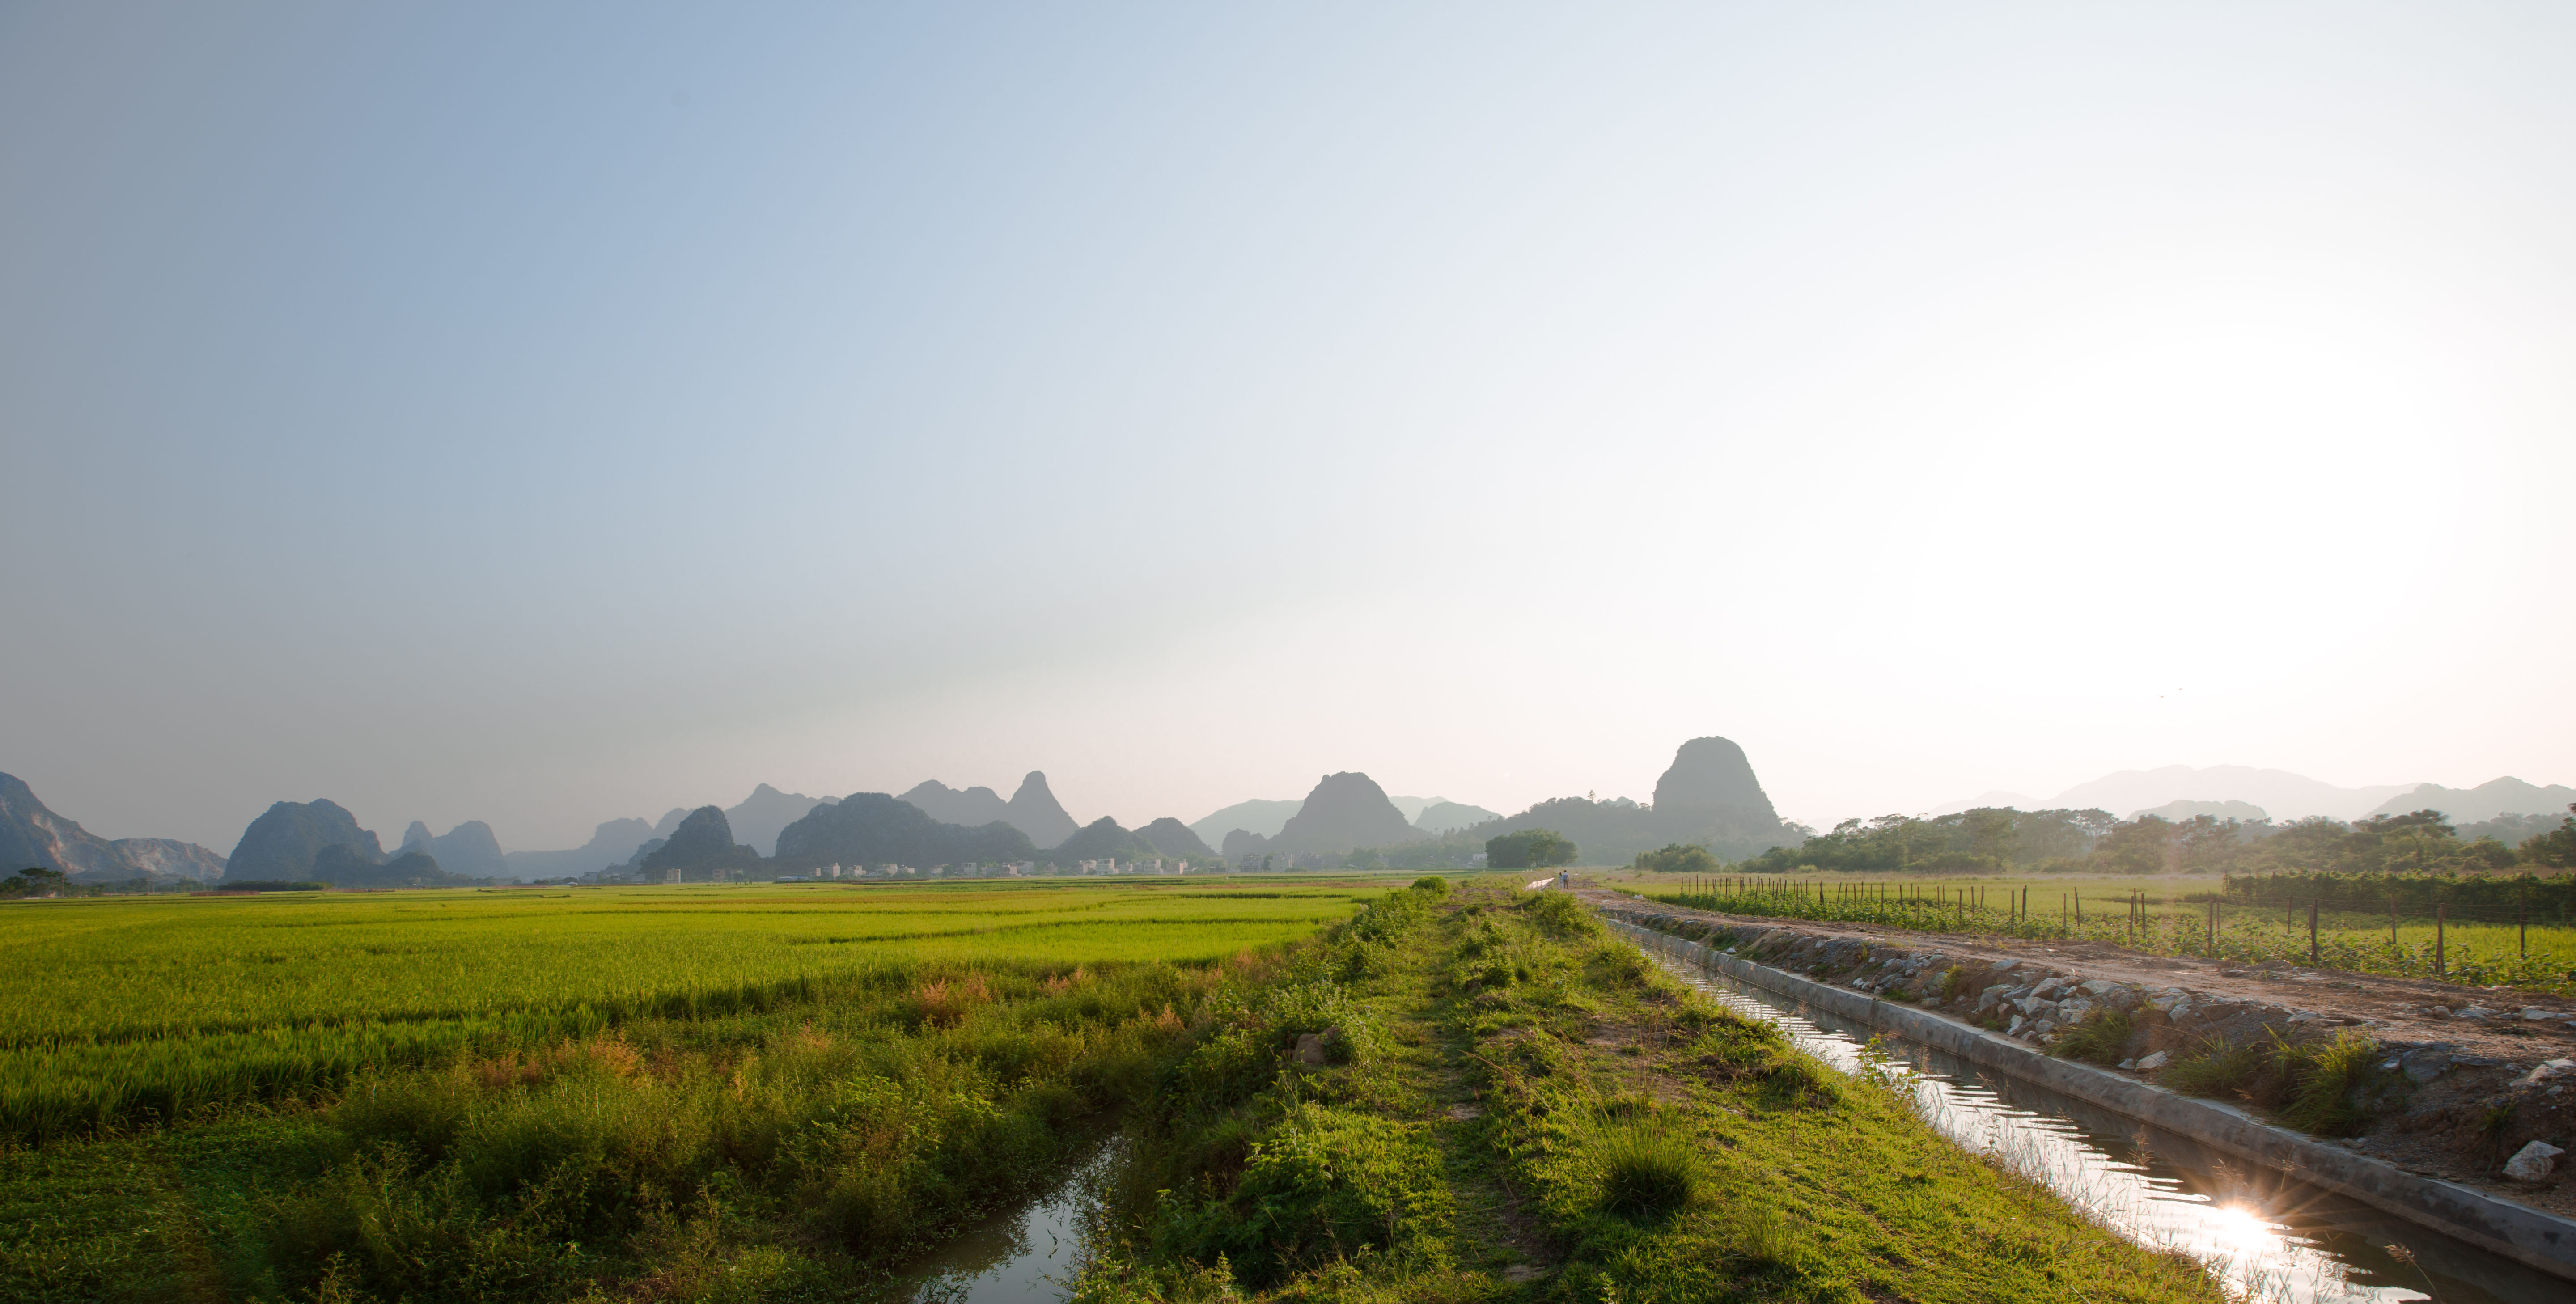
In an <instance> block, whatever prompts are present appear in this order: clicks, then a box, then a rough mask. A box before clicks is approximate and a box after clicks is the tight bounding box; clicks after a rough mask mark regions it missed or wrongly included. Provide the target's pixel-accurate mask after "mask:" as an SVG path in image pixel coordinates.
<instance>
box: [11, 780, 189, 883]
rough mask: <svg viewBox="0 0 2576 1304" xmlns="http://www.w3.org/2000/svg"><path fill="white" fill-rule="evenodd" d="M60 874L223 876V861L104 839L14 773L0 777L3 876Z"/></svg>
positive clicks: (180, 847) (181, 846)
mask: <svg viewBox="0 0 2576 1304" xmlns="http://www.w3.org/2000/svg"><path fill="white" fill-rule="evenodd" d="M21 869H52V870H59V871H61V872H62V873H63V874H64V875H66V876H67V877H70V878H73V879H78V880H83V881H89V882H114V883H122V882H125V881H127V880H130V879H136V878H146V879H152V880H154V881H156V882H162V881H170V880H175V879H194V880H197V881H199V882H211V881H212V880H214V879H217V878H221V877H223V872H224V861H223V857H221V856H218V855H216V854H215V853H213V852H211V851H208V850H207V849H205V848H204V847H201V846H198V845H197V844H196V843H193V842H180V841H177V840H175V839H171V838H116V839H113V840H111V839H108V838H102V837H100V836H98V835H97V834H95V833H92V832H90V831H89V830H87V829H84V828H82V827H81V826H80V824H79V822H78V821H76V820H68V819H65V818H63V817H62V816H60V815H57V814H55V813H54V812H53V811H52V810H51V809H49V808H47V807H46V805H45V803H44V802H42V801H40V800H38V799H37V797H36V791H35V789H33V788H30V787H28V786H27V784H26V782H25V781H24V780H21V779H20V778H18V777H17V776H16V775H13V774H0V873H15V872H17V871H18V870H21Z"/></svg>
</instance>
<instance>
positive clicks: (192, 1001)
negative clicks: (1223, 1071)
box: [0, 880, 1361, 1140]
mask: <svg viewBox="0 0 2576 1304" xmlns="http://www.w3.org/2000/svg"><path fill="white" fill-rule="evenodd" d="M1360 891H1361V889H1359V888H1358V887H1357V886H1356V885H1354V884H1350V883H1340V884H1335V883H1329V882H1326V883H1305V884H1278V883H1275V882H1274V883H1267V884H1261V885H1258V886H1255V885H1251V884H1244V885H1241V886H1230V885H1228V884H1227V883H1226V882H1225V881H1223V880H1212V881H1199V882H1190V883H1170V884H1162V883H1155V884H1142V883H1120V884H1114V885H1112V884H1102V885H1091V884H1062V885H1057V884H1048V885H1043V886H1039V885H1020V884H994V885H982V884H976V885H966V884H960V885H955V886H943V887H938V888H927V889H918V890H885V889H862V888H848V887H827V886H778V887H730V888H705V887H700V888H688V887H668V888H635V889H622V890H596V891H584V892H566V893H538V892H531V891H506V892H483V893H474V892H455V891H441V892H410V893H385V894H364V895H359V894H343V893H329V894H323V893H317V894H310V895H300V894H299V895H294V896H262V897H256V898H248V899H207V898H197V899H186V900H167V899H160V900H152V899H96V900H83V901H66V902H36V903H28V904H25V905H19V906H12V907H7V908H0V974H6V975H7V977H8V982H9V986H10V991H11V994H12V997H13V999H12V1000H11V1001H10V1002H9V1003H8V1005H7V1007H6V1008H5V1009H0V1133H5V1134H9V1135H15V1136H18V1137H20V1138H22V1139H30V1140H35V1139H41V1138H44V1137H47V1136H54V1135H60V1134H62V1133H64V1132H66V1131H69V1130H78V1129H82V1128H87V1127H95V1126H98V1125H101V1124H105V1123H112V1122H118V1121H127V1120H136V1119H146V1118H159V1119H172V1118H178V1117H182V1116H185V1115H186V1114H188V1113H189V1112H190V1111H191V1110H195V1109H199V1108H202V1107H204V1106H207V1105H213V1104H222V1103H225V1102H230V1101H238V1100H244V1099H252V1098H262V1097H276V1096H280V1095H290V1094H293V1093H295V1092H298V1091H302V1090H306V1089H311V1088H319V1087H327V1086H329V1085H331V1084H334V1083H337V1082H341V1081H344V1080H346V1079H347V1078H348V1077H349V1076H350V1075H351V1074H353V1073H356V1072H360V1071H363V1070H366V1069H369V1068H374V1067H379V1066H386V1065H395V1064H407V1063H426V1062H432V1061H438V1060H443V1059H447V1058H452V1057H454V1056H456V1055H460V1054H467V1053H473V1054H484V1055H490V1054H495V1053H498V1052H500V1051H501V1050H504V1049H508V1048H516V1047H527V1046H534V1045H539V1044H543V1043H546V1042H550V1041H553V1040H556V1039H559V1038H563V1037H576V1038H578V1037H586V1036H591V1035H594V1034H597V1033H599V1032H601V1031H603V1030H605V1029H608V1028H611V1027H614V1026H616V1025H618V1024H620V1023H622V1022H624V1021H627V1020H630V1019H635V1018H641V1017H684V1018H685V1017H709V1016H721V1015H723V1014H726V1013H728V1012H732V1011H737V1010H755V1011H756V1010H761V1009H767V1008H772V1007H775V1006H779V1005H782V1004H786V1003H793V1002H798V1001H805V1000H811V999H813V998H815V997H816V996H817V995H818V994H820V993H821V992H823V991H824V990H826V989H836V990H839V989H901V988H908V987H910V986H912V985H914V984H915V982H916V980H917V979H918V978H919V977H920V976H921V975H922V974H924V973H927V972H931V971H934V970H947V969H961V970H962V969H966V968H976V969H986V970H992V971H996V972H1000V971H1009V972H1013V973H1028V974H1035V975H1038V976H1040V977H1044V976H1047V975H1051V974H1055V973H1060V972H1063V971H1065V970H1070V969H1072V968H1075V967H1077V966H1085V965H1088V966H1094V967H1098V966H1104V965H1108V966H1115V965H1122V964H1131V963H1143V962H1157V963H1172V964H1182V965H1197V964H1205V963H1208V962H1211V961H1214V960H1219V959H1222V958H1225V957H1228V956H1232V955H1235V954H1237V953H1238V952H1242V951H1246V950H1258V949H1262V948H1268V947H1273V946H1276V945H1279V944H1281V943H1283V942H1286V941H1289V940H1291V939H1294V938H1297V937H1301V936H1304V935H1306V934H1308V933H1311V932H1313V931H1314V930H1315V929H1316V928H1318V927H1320V926H1322V925H1324V924H1327V923H1330V922H1332V921H1335V920H1338V919H1341V918H1343V917H1345V916H1347V915H1348V914H1349V913H1350V912H1351V911H1352V910H1353V909H1354V908H1355V904H1354V902H1355V896H1356V895H1357V894H1358V893H1359V892H1360Z"/></svg>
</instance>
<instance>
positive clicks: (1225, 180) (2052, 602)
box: [0, 3, 2576, 851]
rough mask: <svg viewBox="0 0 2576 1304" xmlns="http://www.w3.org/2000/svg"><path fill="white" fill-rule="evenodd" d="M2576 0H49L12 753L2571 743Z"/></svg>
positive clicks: (916, 773) (19, 230)
mask: <svg viewBox="0 0 2576 1304" xmlns="http://www.w3.org/2000/svg"><path fill="white" fill-rule="evenodd" d="M2571 364H2576V7H2570V6H2567V5H2564V4H2533V5H2496V6H2479V5H2469V4H2459V3H2450V4H2439V5H2436V4H2421V5H2414V6H2405V7H2393V6H2374V5H2364V4H2355V3H2332V4H2317V5H2268V4H2258V5H2247V4H2223V5H2208V6H2188V5H2155V6H2125V7H2116V8H2115V7H2112V6H2069V5H2045V4H2033V5H2027V6H2010V7H1976V6H1969V5H1952V4H1944V5H1920V6H1864V5H1844V6H1821V5H1807V6H1785V7H1784V6H1777V5H1765V6H1737V7H1728V6H1719V5H1710V4H1689V5H1677V6H1673V7H1669V8H1656V7H1647V6H1607V5H1580V6H1576V5H1556V6H1544V7H1529V8H1511V7H1507V6H1501V5H1492V4H1476V5H1454V6H1438V7H1432V6H1419V7H1401V6H1386V5H1349V6H1338V7H1337V6H1329V5H1298V6H1249V5H1233V6H1207V5H1168V6H1159V7H1134V6H1131V7H1123V8H1114V7H1109V6H1088V5H1086V6H1066V5H1047V6H1030V7H1026V8H1019V9H1014V8H1011V7H1008V6H1002V5H976V6H919V7H915V8H911V9H893V8H879V9H872V10H862V9H861V7H858V6H840V5H835V6H822V7H818V8H816V9H813V10H809V11H797V10H793V9H789V8H787V7H784V6H771V7H759V8H754V9H745V8H742V7H726V6H690V7H686V8H669V9H655V8H653V7H650V6H644V5H637V4H616V5H596V6H579V5H573V4H555V5H542V6H525V5H514V6H500V5H492V6H479V7H478V6H471V5H464V4H441V5H411V6H394V5H364V6H360V5H325V4H312V5H301V6H298V5H259V4H225V5H172V6H167V7H163V8H160V9H157V10H156V9H154V8H152V7H149V6H139V5H138V6H129V5H99V4H61V5H51V6H31V5H24V4H5V5H0V478H4V479H5V482H6V492H5V501H6V503H7V511H6V513H5V516H0V543H5V546H6V548H7V564H6V566H5V568H0V575H5V577H6V578H5V583H6V585H7V590H6V606H5V610H6V611H7V612H8V615H9V624H10V628H9V630H8V633H7V637H6V638H5V639H0V769H5V770H6V771H8V772H10V773H14V774H17V775H19V776H21V777H23V778H25V779H27V780H28V781H29V782H30V783H32V784H33V785H34V786H35V788H36V791H37V792H38V794H39V795H41V796H42V797H44V798H45V799H46V800H47V801H48V802H49V803H50V804H51V805H52V806H53V807H54V808H55V809H56V810H58V811H61V812H63V813H64V814H66V815H69V816H71V817H73V818H75V819H79V820H81V821H83V822H84V823H85V824H86V825H87V826H88V827H90V828H91V829H93V830H94V831H97V832H101V833H104V834H107V835H109V836H138V835H159V836H178V837H185V838H191V839H195V840H199V841H203V842H205V843H207V844H209V845H211V846H214V847H215V848H216V849H217V850H219V851H228V850H230V848H231V846H232V843H233V842H234V840H235V839H236V838H238V836H239V835H240V832H241V829H242V826H243V825H244V824H245V823H247V822H248V821H249V820H250V819H251V817H253V816H254V815H256V814H258V813H259V811H260V810H262V809H263V808H265V807H266V806H267V805H268V803H270V802H271V801H274V800H279V799H292V800H307V799H311V798H315V797H330V798H333V799H335V800H337V801H339V802H341V803H342V804H344V805H347V806H349V807H350V808H351V809H353V810H354V811H356V812H357V814H358V815H359V817H360V818H361V820H362V821H364V822H366V823H367V824H368V825H369V826H370V827H374V828H377V829H378V830H380V831H382V832H385V833H387V834H388V835H398V834H399V831H400V829H401V827H402V825H403V824H404V823H406V822H408V821H410V820H412V819H415V818H420V819H426V820H428V821H429V822H430V823H431V824H432V825H433V826H435V827H437V828H439V829H441V830H444V829H445V828H446V827H448V826H449V825H451V824H453V823H455V822H457V821H460V820H465V819H478V818H479V819H485V820H489V821H491V822H492V823H493V825H494V826H495V827H496V828H497V829H498V831H499V833H500V836H501V839H502V842H503V844H504V845H505V846H509V847H513V848H534V847H547V846H568V845H573V844H575V843H578V842H579V841H581V840H582V839H583V838H584V837H586V836H587V835H588V833H589V830H590V827H591V826H592V825H593V824H594V823H596V822H598V821H600V820H603V819H607V818H610V817H613V816H621V815H642V816H646V817H648V818H649V817H651V816H653V815H656V814H659V813H660V812H661V811H662V810H664V809H666V808H668V807H671V806H674V805H682V804H696V803H699V802H704V801H721V802H727V803H730V802H732V801H735V800H738V799H740V798H741V796H742V795H743V794H744V793H745V792H747V791H748V790H749V789H750V788H751V786H752V785H753V784H754V783H757V782H762V781H766V782H770V783H774V784H777V785H779V786H781V787H783V788H789V789H796V790H802V791H805V792H810V793H818V794H820V793H836V794H837V793H845V792H850V791H857V790H895V791H900V790H901V789H903V788H905V787H909V786H910V785H912V784H913V783H915V782H918V781H919V780H921V779H924V778H930V777H937V778H939V779H942V780H945V781H947V782H949V783H951V784H959V785H964V784H974V783H982V784H990V785H993V786H996V787H999V788H1001V789H1002V790H1003V791H1004V792H1005V793H1006V794H1007V792H1008V791H1009V788H1010V786H1011V785H1012V784H1013V783H1015V782H1016V781H1017V779H1018V777H1019V775H1020V774H1021V773H1022V772H1024V771H1026V770H1028V769H1030V768H1032V767H1036V768H1043V769H1045V770H1046V771H1047V773H1048V774H1049V775H1050V776H1051V778H1052V779H1053V781H1054V785H1055V789H1056V791H1057V793H1058V794H1059V795H1060V796H1061V797H1062V798H1063V799H1064V801H1065V803H1066V805H1067V806H1068V807H1069V808H1071V810H1072V811H1073V813H1074V814H1075V815H1077V816H1079V817H1082V818H1086V819H1088V818H1091V817H1094V816H1097V815H1100V814H1114V815H1116V816H1118V817H1119V818H1120V819H1121V820H1122V821H1125V822H1127V823H1130V824H1135V823H1139V822H1142V821H1144V820H1146V819H1150V818H1152V817H1155V816H1159V815H1166V814H1170V815H1177V816H1180V817H1181V818H1183V819H1195V818H1197V817H1198V816H1200V815H1203V814H1205V813H1207V812H1208V811H1210V810H1212V809H1214V808H1216V807H1218V806H1221V805H1224V804H1227V803H1230V802H1233V801H1237V800H1240V799H1243V798H1247V797H1293V796H1297V795H1301V794H1302V793H1303V792H1304V791H1305V790H1306V788H1308V787H1309V786H1311V785H1312V784H1313V782H1314V780H1315V778H1316V776H1318V775H1319V774H1322V773H1324V772H1326V771H1329V770H1340V769H1361V770H1366V771H1367V772H1369V773H1370V774H1371V775H1373V776H1375V777H1377V778H1378V779H1379V780H1380V781H1382V782H1383V783H1385V784H1386V785H1387V787H1388V788H1389V789H1390V790H1393V791H1397V792H1412V793H1420V794H1424V795H1429V794H1434V793H1437V794H1442V795H1446V796H1449V797H1451V798H1454V799H1458V800H1463V801H1470V802H1475V803H1478V804H1481V805H1485V806H1489V807H1493V808H1495V809H1499V810H1516V809H1519V808H1520V807H1522V806H1524V805H1526V804H1527V803H1529V802H1531V801H1534V800H1537V799H1540V798H1544V797H1549V796H1554V795H1562V794H1566V793H1581V792H1584V791H1587V790H1598V791H1599V792H1600V793H1601V794H1602V795H1603V796H1609V795H1612V794H1614V793H1624V794H1629V795H1635V796H1640V797H1643V796H1646V795H1647V794H1648V792H1649V790H1650V789H1651V786H1652V784H1653V782H1654V778H1655V775H1656V774H1657V773H1658V772H1659V771H1660V770H1661V769H1662V768H1663V766H1664V765H1665V764H1666V762H1667V761H1668V760H1669V758H1670V756H1671V753H1672V749H1673V747H1674V746H1675V745H1676V744H1677V743H1679V742H1680V741H1681V740H1683V739H1685V738H1689V737H1692V736H1695V735H1700V734H1709V733H1717V734H1724V735H1726V736H1728V737H1731V738H1734V739H1736V740H1737V741H1739V742H1741V743H1742V744H1743V745H1744V746H1745V748H1746V749H1747V751H1748V752H1749V753H1750V754H1751V756H1752V758H1753V761H1754V764H1755V766H1756V767H1757V769H1758V770H1759V771H1760V773H1761V776H1762V778H1763V780H1764V782H1765V783H1766V784H1767V786H1768V787H1769V788H1770V790H1771V792H1772V793H1773V795H1774V796H1775V798H1776V799H1777V800H1778V802H1779V804H1780V806H1781V807H1782V810H1783V812H1784V813H1785V814H1787V815H1789V816H1791V817H1793V818H1799V819H1805V820H1809V821H1812V822H1817V823H1829V822H1831V821H1833V820H1835V819H1839V818H1841V817H1844V816H1847V815H1864V814H1875V813H1878V812H1881V811H1887V810H1900V809H1902V810H1919V809H1924V808H1927V807H1930V806H1933V805H1936V804H1938V803H1941V802H1944V801H1949V800H1953V799H1957V798H1961V797H1966V796H1970V795H1972V794H1975V793H1977V792H1980V791H1983V790H1986V789H1989V788H1999V787H2000V788H2011V789H2016V790H2019V791H2023V792H2030V793H2037V794H2043V795H2044V794H2049V793H2054V792H2056V791H2057V790H2059V789H2061V788H2064V787H2066V786H2068V785H2070V784H2072V783H2075V782H2078V781H2081V780H2085V779H2090V778H2093V777H2095V776H2097V775H2099V774H2101V773H2103V772H2105V771H2108V770H2114V769H2124V768H2133V767H2146V766H2155V765H2165V764H2175V763H2184V764H2193V765H2209V764H2228V763H2233V764H2250V765H2265V766H2279V767H2283V768H2288V769H2293V770H2297V771H2300V772H2303V773H2306V774H2309V775H2313V776H2315V777H2317V778H2321V779H2325V780H2328V781H2331V782H2336V783H2343V784H2362V783H2394V782H2413V781H2417V780H2431V781H2436V782H2443V783H2450V784H2471V783H2476V782H2479V781H2482V780H2485V779H2490V778H2493V777H2495V776H2497V775H2499V774H2507V773H2510V774H2516V775H2519V776H2521V777H2523V778H2525V779H2528V780H2531V781H2533V782H2541V783H2547V782H2568V781H2571V780H2576V694H2571V693H2570V691H2569V682H2568V672H2567V667H2568V665H2569V664H2570V662H2571V658H2576V652H2571V648H2576V601H2571V599H2570V594H2569V565H2570V559H2571V557H2576V546H2571V545H2576V511H2571V508H2570V502H2571V499H2570V496H2569V492H2570V491H2569V487H2570V484H2571V482H2572V481H2571V477H2576V365H2571Z"/></svg>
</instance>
